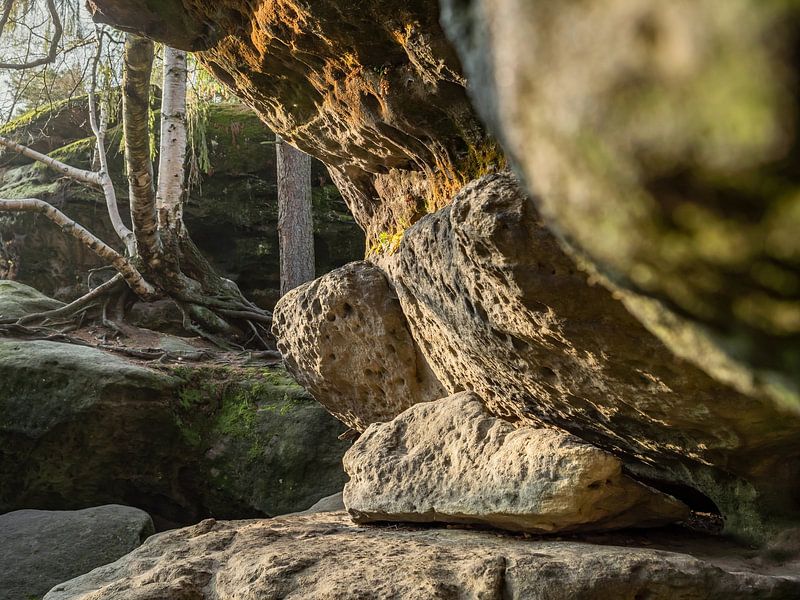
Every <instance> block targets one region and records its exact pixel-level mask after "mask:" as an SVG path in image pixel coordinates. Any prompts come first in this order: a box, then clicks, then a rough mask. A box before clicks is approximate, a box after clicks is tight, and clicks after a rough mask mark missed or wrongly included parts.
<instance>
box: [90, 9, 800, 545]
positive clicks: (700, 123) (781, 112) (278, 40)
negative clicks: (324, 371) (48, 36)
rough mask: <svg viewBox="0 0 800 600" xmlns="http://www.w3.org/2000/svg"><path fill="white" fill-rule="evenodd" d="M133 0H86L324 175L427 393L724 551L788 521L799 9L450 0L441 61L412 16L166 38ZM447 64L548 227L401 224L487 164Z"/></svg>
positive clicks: (325, 13)
mask: <svg viewBox="0 0 800 600" xmlns="http://www.w3.org/2000/svg"><path fill="white" fill-rule="evenodd" d="M151 4H152V3H149V2H146V1H145V0H134V1H132V2H121V0H93V1H92V2H91V5H92V7H93V10H95V11H96V13H97V14H96V16H97V18H99V19H101V20H105V21H110V22H112V23H114V24H115V25H119V26H122V27H127V28H131V29H134V30H137V31H141V32H143V33H145V34H148V35H151V36H154V37H156V38H158V39H159V40H161V41H164V42H166V43H172V44H175V45H179V46H180V45H184V46H185V47H192V48H193V49H198V48H199V49H202V51H201V52H200V53H199V55H200V60H201V61H203V62H204V64H206V65H207V66H208V67H209V69H210V70H211V71H212V72H213V73H214V74H215V75H216V76H217V77H218V79H219V80H220V81H222V82H223V83H225V84H226V85H228V86H229V87H231V88H232V89H234V90H235V91H236V93H238V94H239V95H241V96H242V97H244V98H246V99H247V101H248V103H249V104H250V105H252V106H253V107H254V108H255V109H256V111H257V112H258V113H259V115H260V116H261V117H262V118H263V119H264V120H265V122H267V123H269V124H270V126H271V127H273V128H274V129H275V130H276V131H277V132H279V133H280V134H281V135H283V136H285V137H286V138H287V139H289V140H290V141H292V142H293V143H295V144H297V145H298V146H299V147H301V148H302V149H304V150H307V151H308V152H310V153H312V154H315V155H316V156H318V157H320V158H321V159H322V160H323V161H324V162H325V163H326V164H328V165H329V167H331V168H332V173H333V176H334V179H335V181H336V182H337V184H338V185H340V186H341V188H342V189H343V194H344V196H345V198H346V200H347V202H348V206H349V208H350V209H351V211H352V212H353V214H354V217H355V218H356V220H357V222H358V223H359V224H360V225H361V226H362V228H363V229H364V230H365V232H366V233H367V237H368V244H367V246H368V248H369V249H370V257H371V259H372V260H374V261H375V262H378V263H380V264H381V265H382V267H383V268H384V269H385V270H386V271H388V273H389V277H388V279H389V281H390V286H391V287H393V288H395V290H396V292H397V294H398V297H399V299H400V301H401V304H402V307H403V312H404V313H405V315H406V317H407V320H408V322H409V324H410V329H411V332H412V336H413V337H414V338H415V341H416V342H417V344H418V345H419V347H420V348H421V349H422V351H423V353H424V354H425V357H426V358H427V360H428V362H429V363H430V365H431V367H432V368H433V370H434V371H435V373H436V375H437V378H438V379H439V380H440V381H441V382H442V383H443V384H444V385H445V387H446V388H447V389H448V391H459V390H462V389H474V390H476V391H478V392H480V395H481V397H483V398H484V400H485V401H486V402H487V405H488V406H489V408H490V409H491V410H492V411H493V412H494V413H496V414H498V415H503V416H513V417H515V418H520V419H524V420H526V421H529V422H531V423H534V424H536V423H542V422H544V423H547V424H550V425H554V426H557V427H561V428H564V429H567V430H569V431H570V432H572V433H575V434H576V435H578V436H579V437H582V438H583V439H585V440H587V441H590V442H592V443H593V444H595V445H598V446H602V447H604V448H605V449H608V450H611V451H613V452H615V453H617V454H618V455H620V456H622V457H624V459H625V461H626V465H627V466H628V468H630V469H632V470H635V471H636V472H637V474H638V475H640V476H647V477H650V478H655V479H657V480H659V481H660V482H661V483H664V482H667V483H669V484H670V485H673V486H674V487H675V490H676V493H679V492H681V493H683V494H685V495H686V496H691V497H692V498H693V501H694V502H695V503H697V504H698V505H703V506H702V508H704V509H706V510H716V508H718V509H719V510H721V512H722V513H723V514H724V515H725V516H726V517H727V518H728V523H727V524H728V527H729V529H730V530H732V531H738V532H741V533H747V532H748V531H751V532H752V531H755V530H759V529H761V525H762V523H763V522H764V521H765V520H768V521H771V522H772V523H773V524H779V523H781V521H782V520H790V521H791V520H793V521H794V522H797V519H798V518H800V517H799V513H800V507H799V506H798V502H797V496H796V493H795V492H794V491H793V490H794V488H795V487H796V482H797V481H798V479H799V478H800V475H799V474H798V472H799V471H800V441H799V440H798V421H797V419H798V416H797V415H798V407H800V392H799V391H798V390H800V379H798V376H797V374H798V373H799V372H800V362H798V361H800V352H798V348H800V343H799V342H798V340H799V339H800V338H799V337H798V333H799V332H800V325H798V323H800V320H798V314H799V313H798V293H799V292H798V290H800V284H798V282H799V281H800V269H798V250H797V240H798V237H797V236H796V234H795V232H796V230H797V229H798V214H800V213H799V212H798V210H797V206H798V200H797V199H798V197H800V196H799V195H798V193H797V188H798V185H797V181H798V172H799V171H798V169H797V160H795V159H796V154H797V152H796V150H797V148H796V146H797V143H796V140H797V132H796V131H795V129H796V128H795V127H794V123H795V122H796V121H797V102H796V100H797V86H796V85H795V80H796V79H797V65H796V61H795V57H794V54H795V52H794V48H795V46H796V44H795V39H796V34H797V30H798V23H800V12H798V11H797V8H796V5H795V3H794V2H772V3H767V2H758V1H757V0H732V1H731V2H728V3H726V4H725V8H724V9H721V8H719V6H718V2H715V1H714V0H701V1H698V2H693V1H691V0H679V1H677V2H673V3H664V2H657V1H656V0H618V1H616V2H614V3H611V4H609V3H608V2H603V1H601V0H587V1H583V0H580V1H578V0H568V1H565V2H558V3H554V2H527V3H526V2H515V1H512V0H448V1H447V2H445V3H444V5H445V6H446V7H447V10H446V11H445V14H444V23H445V26H446V27H447V29H448V30H449V31H450V32H451V37H452V39H454V40H455V41H456V43H457V45H458V46H459V51H460V56H461V57H462V60H461V61H459V60H457V58H456V56H455V55H454V52H453V50H452V48H451V47H450V46H449V45H448V44H447V42H446V41H445V40H444V39H443V37H442V36H443V32H442V29H441V26H440V21H439V16H440V15H439V13H438V10H437V6H436V4H435V3H433V2H428V1H419V0H414V1H411V2H398V1H397V0H370V1H369V2H363V3H356V4H354V3H352V2H351V3H347V2H343V1H342V0H308V1H306V2H303V3H289V4H286V3H272V4H269V5H268V7H265V8H264V10H261V5H259V8H254V7H253V5H252V4H251V3H248V2H245V1H244V0H224V1H222V2H218V3H214V4H212V3H208V2H195V1H191V0H171V1H170V2H168V3H165V5H164V7H163V10H164V12H165V14H169V13H170V11H185V14H186V17H185V19H183V20H181V21H177V20H176V21H168V22H167V23H166V24H165V23H164V22H162V21H159V20H158V19H155V20H154V19H153V18H152V16H153V15H154V14H155V13H157V12H158V10H157V9H154V8H152V7H151ZM143 15H144V16H145V17H146V18H143ZM578 42H579V43H578ZM530 48H533V51H529V49H530ZM462 63H463V65H464V66H465V68H466V69H467V71H468V73H469V75H470V77H471V78H472V82H473V84H472V87H473V89H474V93H475V94H476V98H478V99H479V101H478V102H477V104H478V105H479V107H480V110H481V112H482V113H483V115H484V116H485V118H486V120H487V121H488V122H490V123H494V124H495V130H496V131H497V132H499V133H500V135H501V136H502V139H503V142H504V144H505V146H506V147H508V149H509V151H510V153H511V155H512V157H513V158H514V159H515V161H516V163H517V164H518V165H520V166H519V168H520V170H521V172H522V173H524V175H525V178H526V183H527V185H528V186H529V188H530V189H535V190H538V191H540V192H541V194H539V196H537V197H536V198H535V199H534V201H533V202H535V203H536V206H539V207H541V208H542V211H541V214H542V215H543V218H541V219H540V218H539V216H538V215H539V213H538V212H536V210H535V208H534V205H533V203H530V202H529V201H525V202H524V203H522V204H516V205H514V204H513V203H512V204H509V203H508V202H507V200H508V199H510V198H511V197H512V196H513V194H510V193H505V192H502V193H499V192H498V193H497V194H492V195H487V196H486V202H485V203H484V204H483V209H482V210H481V211H478V212H475V211H473V210H470V209H468V207H467V206H466V204H464V203H461V204H460V207H459V208H458V209H453V210H445V211H443V212H441V213H438V214H437V215H435V216H433V217H428V218H426V219H424V220H423V221H422V222H421V223H419V224H418V225H417V226H415V227H411V228H409V226H411V225H413V224H414V223H415V222H417V221H419V219H420V218H421V217H422V216H423V215H425V214H426V213H431V212H434V211H435V210H436V209H438V208H440V207H441V206H442V205H444V204H447V202H449V201H450V199H451V198H453V196H454V194H453V193H452V192H453V190H455V189H457V188H460V187H461V186H462V185H463V184H464V183H467V182H469V181H471V180H475V179H478V177H479V176H481V175H483V174H486V173H487V172H490V171H492V170H494V169H496V168H497V167H499V166H500V165H502V163H503V158H502V155H501V154H502V153H501V152H499V151H498V150H497V147H496V145H494V144H493V143H492V141H491V140H490V139H489V138H488V137H487V136H486V134H485V133H484V130H483V128H482V126H481V125H480V124H479V123H478V121H477V119H476V118H475V114H474V112H473V109H472V106H471V104H470V103H469V102H468V101H467V99H466V91H465V81H464V79H463V77H462V76H461V74H460V68H461V64H462ZM480 185H485V182H483V183H481V184H479V186H478V187H480ZM476 189H477V188H476V186H472V187H468V188H467V190H468V191H467V192H466V193H467V194H474V193H476ZM515 193H516V192H515ZM461 197H462V198H463V197H464V196H463V195H462V196H461ZM481 215H483V216H481ZM520 219H521V221H520ZM545 220H546V222H547V227H549V228H552V230H554V231H556V232H557V233H558V235H559V240H556V239H555V238H554V237H553V236H552V235H551V234H550V233H549V232H548V229H547V228H546V227H545ZM522 223H524V224H522ZM470 228H472V229H470ZM403 236H405V240H406V242H404V243H403V244H402V245H400V248H399V251H398V252H397V254H396V255H395V256H392V253H393V252H394V251H395V250H396V249H397V248H398V242H399V240H400V239H401V238H402V237H403ZM559 241H560V242H561V243H562V244H564V245H565V246H566V247H568V248H569V252H570V255H569V256H567V255H566V254H564V253H563V252H562V249H561V247H560V246H559V243H558V242H559ZM462 252H463V253H464V254H462ZM576 265H579V268H578V267H576ZM587 272H588V273H591V275H589V276H587V275H585V273H587ZM454 274H455V275H454ZM589 281H591V282H593V283H594V282H597V283H599V284H600V285H594V286H593V285H589ZM603 286H604V287H603ZM609 290H610V291H609ZM628 311H630V312H628ZM632 314H633V315H635V318H634V317H633V316H632ZM640 321H641V322H642V323H644V324H645V326H643V325H641V323H640ZM365 343H366V344H369V343H370V342H369V341H368V340H366V341H365ZM731 407H733V408H731ZM694 489H697V490H700V492H701V493H696V492H694V491H693V490H694ZM703 494H705V496H704V495H703ZM715 505H716V507H715ZM698 507H699V506H698ZM762 533H763V531H762Z"/></svg>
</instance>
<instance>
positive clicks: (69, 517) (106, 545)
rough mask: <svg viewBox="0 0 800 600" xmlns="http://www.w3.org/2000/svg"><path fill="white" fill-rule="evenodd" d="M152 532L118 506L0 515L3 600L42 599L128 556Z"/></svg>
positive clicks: (137, 513)
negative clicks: (58, 586)
mask: <svg viewBox="0 0 800 600" xmlns="http://www.w3.org/2000/svg"><path fill="white" fill-rule="evenodd" d="M153 531H154V530H153V522H152V521H151V520H150V516H149V515H148V514H147V513H146V512H144V511H142V510H139V509H138V508H132V507H129V506H119V505H116V504H109V505H106V506H98V507H95V508H87V509H84V510H70V511H67V510H64V511H47V510H16V511H14V512H10V513H6V514H4V515H0V600H28V599H29V598H40V597H41V596H42V595H43V594H45V593H47V590H49V589H50V588H51V587H53V586H54V585H55V584H57V583H60V582H62V581H66V580H67V579H71V578H73V577H75V576H77V575H81V574H83V573H86V572H88V571H91V570H92V569H94V568H95V567H99V566H100V565H104V564H107V563H110V562H113V561H115V560H117V559H118V558H120V557H121V556H124V555H125V554H127V553H128V552H130V551H131V550H133V549H134V548H136V547H138V546H139V545H140V544H141V543H142V542H143V541H144V540H145V539H146V538H147V537H148V536H150V535H152V534H153Z"/></svg>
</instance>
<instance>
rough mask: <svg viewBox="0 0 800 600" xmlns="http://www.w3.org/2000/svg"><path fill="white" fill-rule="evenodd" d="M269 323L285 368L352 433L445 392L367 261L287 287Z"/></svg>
mask: <svg viewBox="0 0 800 600" xmlns="http://www.w3.org/2000/svg"><path fill="white" fill-rule="evenodd" d="M273 323H274V325H273V331H274V333H275V336H276V337H277V338H278V339H279V340H280V341H279V343H278V349H279V350H280V351H281V354H283V356H284V360H285V363H286V367H287V369H289V371H290V372H291V373H292V374H293V375H294V377H295V378H296V379H297V381H298V382H299V383H300V384H301V385H303V386H304V387H305V388H306V389H308V390H309V391H310V392H311V393H312V394H313V395H314V397H315V398H316V399H317V400H318V401H319V402H321V403H322V404H323V405H324V406H325V407H326V408H327V409H328V410H329V411H330V412H331V413H332V414H333V415H335V416H336V417H337V418H338V419H339V420H340V421H342V422H343V423H345V424H347V425H348V426H349V427H351V428H353V429H355V430H358V431H363V430H364V429H366V427H367V425H369V424H370V423H374V422H376V421H389V420H391V419H393V418H394V417H395V416H396V415H398V414H399V413H401V412H402V411H404V410H405V409H406V408H408V407H409V406H411V405H412V404H416V403H417V402H425V401H426V400H433V399H435V398H440V397H442V396H443V395H444V389H443V388H442V386H441V385H440V384H439V382H438V381H437V380H436V378H435V377H434V375H433V373H431V371H430V368H429V367H428V365H427V363H426V362H425V359H424V358H423V357H422V356H421V355H420V353H419V349H418V348H417V345H416V344H415V343H414V340H413V339H412V338H411V333H410V332H409V330H408V324H407V323H406V319H405V316H404V315H403V311H402V310H401V309H400V303H399V302H398V300H397V295H396V294H395V293H394V292H393V291H392V289H391V288H390V287H389V284H388V283H387V281H386V278H385V277H384V275H383V273H382V272H381V270H380V269H378V268H377V267H374V266H372V265H370V264H368V263H351V264H349V265H347V266H344V267H342V268H340V269H337V270H336V271H333V272H332V273H329V274H328V275H324V276H322V277H320V278H319V279H317V280H316V281H313V282H310V283H307V284H305V285H303V286H300V287H298V288H295V289H294V290H292V291H290V292H289V293H287V294H286V295H285V296H284V297H283V298H281V301H280V303H279V304H278V306H277V307H276V310H275V313H274V315H273Z"/></svg>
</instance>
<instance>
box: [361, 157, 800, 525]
mask: <svg viewBox="0 0 800 600" xmlns="http://www.w3.org/2000/svg"><path fill="white" fill-rule="evenodd" d="M383 264H384V266H385V267H386V269H387V271H388V273H389V278H390V280H391V281H392V282H393V284H394V286H395V290H396V292H397V294H398V297H399V299H400V303H401V305H402V307H403V312H404V313H405V315H406V318H407V319H408V322H409V327H410V329H411V333H412V335H413V337H414V339H415V340H416V342H417V343H418V344H419V347H420V348H421V349H422V352H423V354H424V355H425V357H426V359H427V360H428V362H429V364H430V366H431V368H432V369H433V370H434V372H435V373H436V375H437V377H438V378H439V380H440V381H441V382H442V383H443V384H444V386H445V387H446V388H447V390H448V391H449V392H450V393H454V392H458V391H460V390H463V389H468V390H474V391H476V392H477V393H478V394H479V395H480V397H481V398H483V400H484V401H485V402H486V403H487V406H488V407H489V409H490V410H491V411H492V412H493V413H494V414H496V415H501V416H507V417H511V418H513V419H520V420H522V421H524V422H527V423H530V424H532V425H535V426H541V425H542V424H547V425H551V426H553V425H554V426H558V427H561V428H563V429H566V430H567V431H570V432H571V433H574V434H575V435H577V436H578V437H580V438H582V439H584V440H586V441H589V442H591V443H593V444H595V445H598V446H600V447H603V448H606V449H609V450H612V451H614V452H616V453H617V454H618V455H620V456H622V457H624V458H625V462H626V465H627V466H628V468H629V469H631V470H633V471H634V472H636V473H637V474H639V475H640V476H645V477H648V478H652V479H655V480H660V481H661V482H666V483H680V484H683V485H686V486H689V487H691V488H695V489H697V490H700V491H701V492H702V493H703V494H705V495H706V496H707V497H708V498H710V499H711V500H712V501H713V502H712V503H708V504H706V505H705V506H703V505H702V504H701V505H698V506H696V508H700V509H703V510H711V511H713V510H716V509H719V510H720V511H721V512H722V514H723V515H724V516H725V518H726V519H727V523H726V525H727V527H728V528H729V530H731V531H738V532H740V533H749V534H753V533H756V532H758V531H759V530H760V529H762V527H763V520H773V523H777V522H779V519H781V518H790V519H797V518H799V517H800V514H798V507H797V503H796V496H795V490H796V482H797V481H798V477H800V412H798V411H795V410H792V409H789V408H787V407H785V406H783V405H782V404H780V403H777V402H775V401H774V400H773V399H772V398H771V397H770V396H768V395H763V394H762V395H759V394H754V395H753V396H746V395H744V394H741V393H740V392H738V391H737V390H736V389H734V388H732V387H729V386H726V385H724V384H722V383H720V382H718V381H715V380H714V379H712V378H711V377H710V376H709V375H707V374H706V373H705V372H704V371H703V370H701V369H698V368H697V367H695V366H694V365H693V364H692V363H690V362H688V361H686V360H683V359H681V358H678V357H676V356H675V355H674V354H673V353H672V352H671V351H670V349H669V348H667V347H666V346H665V345H664V344H663V343H662V342H661V341H660V340H659V338H658V337H656V336H655V335H653V334H652V333H650V332H649V331H648V330H647V329H645V327H643V326H642V325H641V323H640V322H639V321H638V320H637V319H636V318H635V317H634V316H632V315H631V314H630V312H629V311H628V310H627V309H626V307H625V305H624V304H623V302H621V301H620V299H619V297H618V296H614V295H612V294H611V293H610V292H609V291H608V290H607V289H606V288H605V287H603V286H601V285H597V284H594V283H593V282H592V278H591V276H590V275H588V274H587V273H585V272H582V271H580V270H579V269H578V268H577V267H576V266H575V265H574V263H573V261H572V260H571V258H570V257H569V256H568V255H567V254H566V253H564V252H563V251H562V249H561V247H560V246H559V244H558V240H557V239H556V238H555V237H554V236H553V235H552V234H551V233H550V232H549V231H548V230H547V229H546V228H545V227H544V225H543V223H542V220H541V218H540V216H539V213H538V211H537V210H536V206H535V204H534V201H533V200H532V199H530V198H529V197H528V196H527V195H526V194H525V193H524V192H522V191H521V190H520V188H519V186H518V184H517V182H516V180H515V178H514V177H513V176H511V175H509V174H507V173H506V174H498V175H492V176H487V177H485V178H483V179H481V180H478V181H477V182H474V183H473V184H470V185H468V186H466V187H465V188H464V190H463V191H462V192H461V193H460V194H459V195H458V196H457V197H456V198H455V200H454V201H453V203H452V205H451V206H449V207H447V208H445V209H443V210H441V211H439V212H438V213H436V214H434V215H431V216H429V217H426V218H425V219H423V220H422V221H420V222H419V223H417V224H416V225H415V226H414V227H412V228H411V229H409V231H407V232H406V235H405V236H404V238H403V242H402V243H401V244H400V247H399V249H398V251H397V252H396V253H395V254H394V255H392V256H390V257H388V258H387V259H385V260H384V261H383ZM365 343H366V344H369V343H370V342H369V341H366V342H365ZM779 474H780V475H779ZM778 475H779V476H778ZM715 505H716V507H715ZM776 517H777V518H778V521H775V519H776Z"/></svg>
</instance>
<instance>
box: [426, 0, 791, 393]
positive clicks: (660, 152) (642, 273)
mask: <svg viewBox="0 0 800 600" xmlns="http://www.w3.org/2000/svg"><path fill="white" fill-rule="evenodd" d="M441 4H442V6H443V19H442V22H443V23H444V25H445V28H446V30H447V31H448V33H449V34H450V38H451V39H452V41H453V42H454V43H455V45H456V47H457V48H458V50H459V53H460V56H461V58H462V63H463V65H464V68H465V71H466V74H467V76H468V77H469V80H470V90H471V93H472V96H473V98H474V99H475V105H476V107H477V108H478V109H479V110H480V112H481V114H482V116H483V117H484V119H485V120H486V121H487V122H488V123H490V124H491V125H492V126H493V127H492V128H493V130H494V131H495V133H496V134H497V135H499V136H500V137H501V139H502V142H503V146H504V148H505V149H506V151H507V152H508V153H509V155H510V156H511V157H513V158H514V161H515V162H516V164H518V165H519V168H520V170H521V172H522V173H524V176H525V179H526V181H527V183H528V185H529V188H530V189H531V190H532V191H534V192H536V194H537V204H538V205H539V207H540V209H541V211H542V214H543V215H544V216H545V217H546V218H547V219H548V221H549V223H550V224H551V225H552V226H553V228H554V229H555V230H557V231H559V232H560V233H561V234H562V235H563V237H564V238H565V239H566V240H568V241H569V243H570V244H571V245H572V246H573V247H574V248H575V253H576V254H580V255H583V256H584V257H585V258H586V259H588V260H590V261H591V262H592V263H593V264H594V266H595V268H596V269H598V271H599V272H601V273H602V274H603V275H604V276H605V278H607V284H608V285H610V286H611V287H620V288H623V289H628V290H632V291H635V292H637V293H642V294H645V295H647V296H650V297H652V298H654V299H656V300H657V301H658V302H659V303H661V304H662V305H663V306H662V310H661V311H653V310H646V309H639V310H637V316H638V317H639V318H641V319H642V320H643V321H644V322H646V323H647V324H648V325H649V326H651V327H652V328H653V329H654V330H656V331H658V332H659V334H660V335H662V336H663V339H664V340H665V342H666V343H668V344H669V345H671V347H672V349H673V351H675V352H677V353H678V354H680V355H682V356H684V357H687V358H690V359H691V360H692V361H693V362H695V364H697V365H699V366H700V367H701V368H704V369H706V370H707V371H708V372H710V373H712V374H713V375H714V376H715V377H718V378H721V379H723V380H726V381H728V382H729V383H731V384H733V385H736V386H737V387H738V388H739V389H740V390H742V391H744V392H746V393H749V390H750V389H751V388H757V389H760V390H762V391H764V392H767V393H771V394H773V395H774V397H776V398H777V399H779V400H780V399H782V398H785V399H787V400H791V401H792V402H794V403H795V404H796V405H798V404H800V377H799V376H798V373H800V351H798V349H800V242H798V237H797V235H795V234H796V232H797V231H798V229H800V193H799V192H800V169H798V162H797V151H798V141H799V140H800V137H798V130H797V127H796V126H795V124H796V123H797V122H798V116H799V115H800V111H799V110H798V107H799V106H800V105H799V104H798V100H800V93H799V92H798V88H797V85H796V81H797V77H798V70H799V69H800V64H799V63H798V61H797V54H796V51H795V49H796V40H797V36H798V32H800V12H798V10H797V5H796V4H795V3H793V2H778V3H770V2H761V1H759V0H731V1H730V2H725V3H724V6H723V5H721V4H720V3H719V2H717V1H716V0H697V1H695V0H677V1H675V2H667V3H665V2H661V1H660V0H619V1H616V2H614V3H611V4H610V3H608V2H606V1H605V0H590V1H584V0H567V1H563V2H519V1H517V0H442V2H441ZM664 308H666V309H668V310H669V311H671V312H672V313H674V314H675V315H677V316H676V317H674V318H671V319H670V320H669V321H668V322H667V323H666V326H665V320H664V319H663V317H662V316H661V315H660V314H659V313H660V312H663V309H664ZM682 319H686V320H688V323H687V324H686V325H684V326H682V327H679V325H680V321H681V320H682ZM709 350H712V351H711V352H710V351H709ZM719 355H721V356H719ZM723 359H724V360H723Z"/></svg>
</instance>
